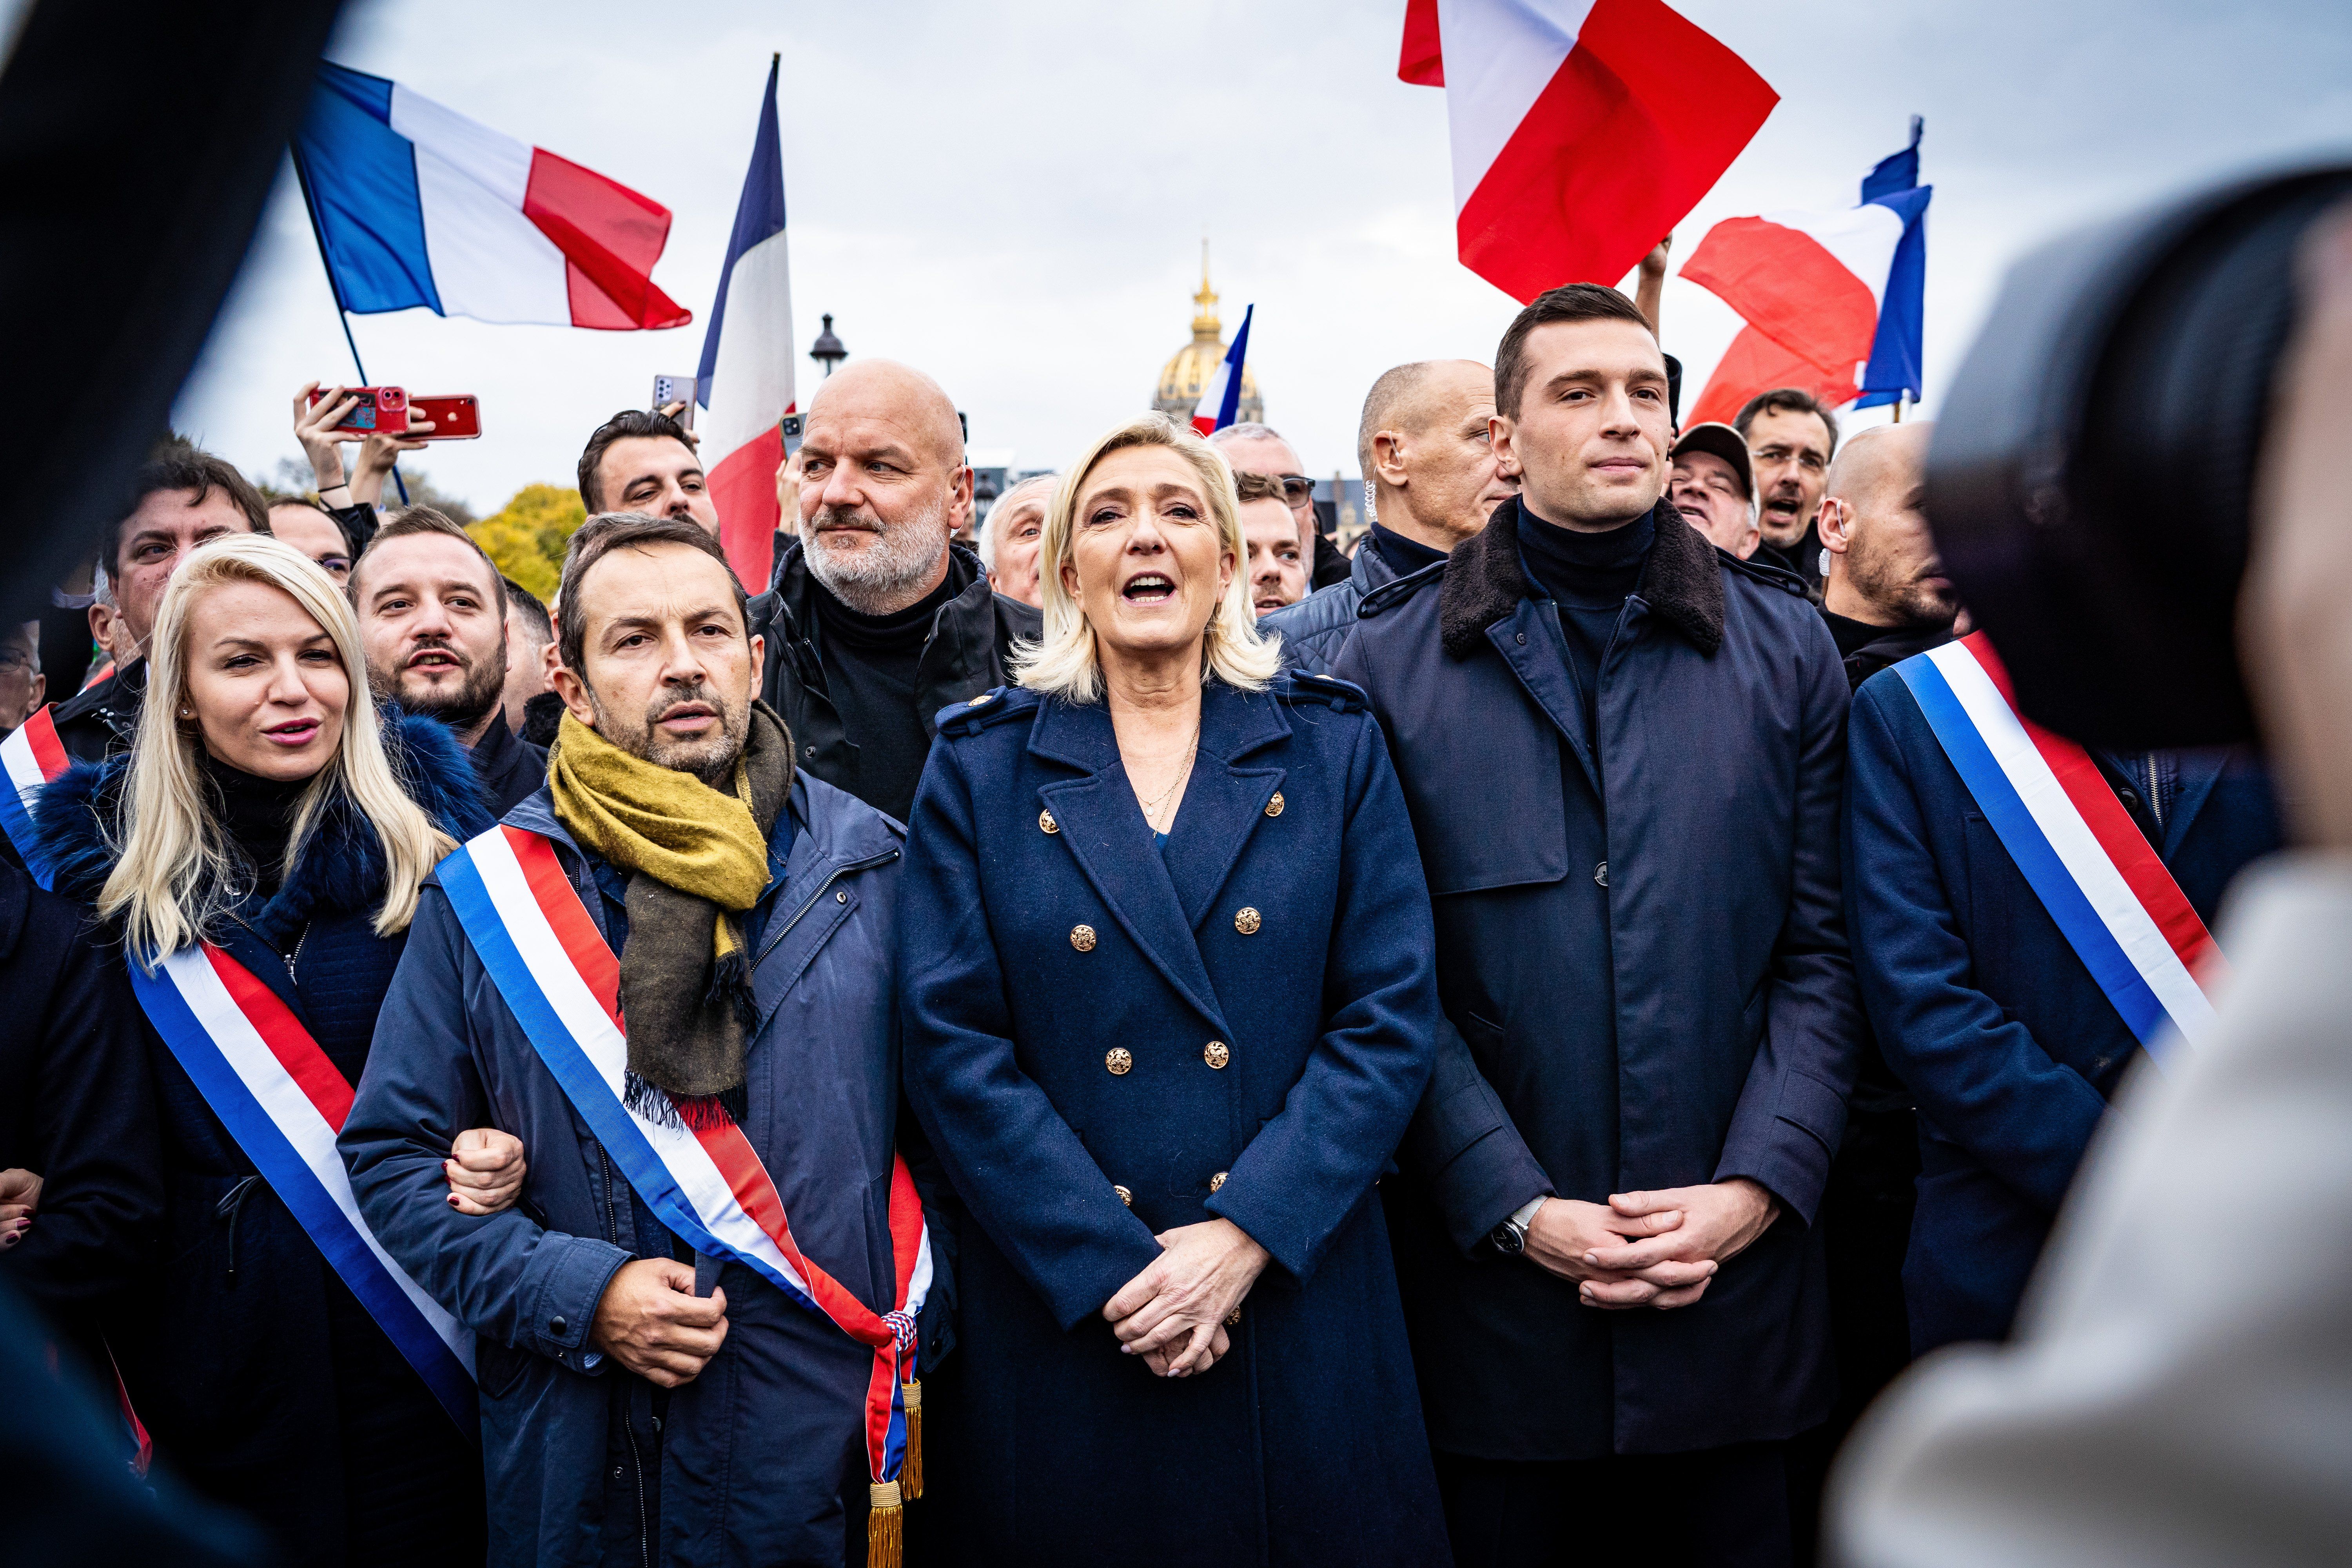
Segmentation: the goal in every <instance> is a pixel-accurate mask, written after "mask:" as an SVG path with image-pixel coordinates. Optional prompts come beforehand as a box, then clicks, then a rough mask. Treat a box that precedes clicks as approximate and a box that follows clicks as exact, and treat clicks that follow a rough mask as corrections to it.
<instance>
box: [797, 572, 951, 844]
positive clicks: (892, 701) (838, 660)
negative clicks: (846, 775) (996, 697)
mask: <svg viewBox="0 0 2352 1568" xmlns="http://www.w3.org/2000/svg"><path fill="white" fill-rule="evenodd" d="M956 576H957V574H956V573H955V571H954V570H953V567H952V563H950V571H949V573H948V574H947V576H946V577H945V578H943V579H941V581H940V585H939V586H938V587H936V588H934V589H932V590H931V591H930V593H929V594H927V595H924V597H923V598H922V599H921V601H920V602H919V603H917V604H913V605H908V607H907V608H905V609H903V610H899V611H898V612H896V613H895V614H892V615H887V616H868V615H865V614H862V613H861V612H859V611H856V610H853V609H851V608H850V607H849V606H848V605H845V604H843V603H842V602H841V601H840V600H839V599H836V598H835V597H834V596H833V594H832V593H831V592H830V591H829V590H827V589H826V588H825V587H824V584H817V592H816V595H815V597H816V619H817V628H816V629H817V646H818V649H819V658H821V659H822V660H823V662H824V694H825V696H826V697H827V698H829V699H830V700H832V702H833V706H834V710H835V711H836V712H838V713H839V714H840V715H841V727H842V730H843V731H844V732H845V733H846V734H847V735H848V737H849V743H850V744H851V745H853V746H856V748H857V784H858V787H857V788H856V789H855V790H853V791H852V792H851V793H852V794H854V795H856V796H857V797H858V798H859V799H861V800H863V801H865V802H866V803H867V804H868V805H872V806H874V807H875V808H876V809H877V810H879V811H883V812H887V813H888V814H889V815H890V816H895V817H897V818H898V820H899V821H901V822H904V821H906V820H907V815H908V813H909V812H910V811H912V810H913V809H914V807H915V785H916V784H917V783H918V782H919V781H920V780H921V778H922V776H923V763H924V760H925V759H926V758H928V757H929V755H930V753H931V736H930V731H929V730H928V729H927V728H925V727H924V723H923V721H924V719H925V717H926V715H925V714H923V713H922V712H920V711H919V710H918V709H917V705H916V690H917V682H916V679H915V671H916V667H917V666H918V665H919V664H920V663H921V662H922V658H923V645H924V644H925V643H927V642H929V640H930V637H931V627H932V626H933V624H934V623H935V622H936V621H937V620H938V619H939V615H940V610H941V609H943V608H945V607H946V605H947V603H948V601H949V600H950V599H952V598H954V597H955V596H956V595H957V594H958V593H960V592H961V591H962V589H963V588H964V587H965V586H967V585H968V584H960V583H958V582H957V581H956Z"/></svg>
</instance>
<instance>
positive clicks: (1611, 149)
mask: <svg viewBox="0 0 2352 1568" xmlns="http://www.w3.org/2000/svg"><path fill="white" fill-rule="evenodd" d="M1397 75H1398V76H1399V77H1401V78H1402V79H1404V80H1406V81H1408V82H1414V83H1418V84H1420V85H1422V86H1425V87H1443V88H1444V89H1445V114H1446V121H1447V123H1448V127H1449V131H1450V133H1451V137H1452V142H1453V152H1454V234H1455V238H1456V240H1457V242H1458V243H1459V245H1460V247H1461V257H1462V264H1463V265H1464V266H1465V267H1467V268H1470V270H1471V271H1473V272H1475V273H1476V274H1478V276H1479V277H1481V278H1484V279H1486V281H1488V282H1489V283H1492V284H1494V285H1495V286H1496V288H1498V289H1502V290H1503V291H1504V292H1505V293H1507V294H1508V295H1510V296H1511V297H1512V298H1513V299H1516V300H1520V301H1521V302H1523V303H1524V302H1526V301H1528V300H1533V299H1534V298H1535V297H1536V296H1537V295H1538V294H1540V293H1542V292H1543V291H1544V290H1545V289H1550V288H1554V287H1556V286H1558V285H1559V284H1562V283H1575V282H1602V283H1612V282H1614V281H1616V280H1617V279H1620V278H1622V277H1624V276H1625V274H1626V273H1627V272H1629V271H1631V270H1632V269H1633V266H1634V264H1635V263H1636V262H1638V261H1640V260H1641V259H1642V258H1643V256H1645V255H1647V254H1648V253H1649V251H1650V249H1651V247H1654V246H1655V245H1656V244H1657V243H1658V241H1659V240H1660V239H1661V238H1663V237H1664V236H1665V235H1666V234H1667V233H1668V232H1669V231H1671V230H1672V229H1673V228H1674V226H1675V224H1677V223H1679V222H1680V221H1681V220H1682V219H1683V218H1684V217H1685V216H1687V215H1688V213H1689V212H1690V210H1691V208H1693V207H1695V206H1696V205H1698V203H1699V199H1700V198H1701V197H1703V196H1705V195H1706V193H1707V191H1708V190H1709V189H1710V188H1712V187H1713V185H1714V184H1715V182H1716V181H1717V179H1718V178H1720V177H1721V176H1722V174H1723V172H1724V170H1726V169H1727V168H1729V167H1730V166H1731V161H1732V160H1733V159H1734V158H1737V157H1738V156H1739V153H1740V150H1741V149H1742V148H1744V147H1746V146H1747V145H1748V141H1749V139H1750V138H1752V137H1753V136H1754V135H1755V134H1756V132H1757V131H1758V130H1759V129H1760V128H1761V127H1762V126H1763V124H1764V120H1765V117H1766V116H1767V115H1769V114H1770V113H1771V112H1772V106H1773V105H1774V104H1776V103H1778V102H1779V101H1780V95H1779V94H1777V93H1775V92H1774V91H1773V90H1772V89H1771V88H1770V87H1769V85H1767V83H1766V82H1765V80H1764V79H1763V78H1761V77H1759V76H1758V75H1757V74H1756V73H1755V72H1754V71H1753V70H1750V69H1749V68H1748V64H1747V62H1746V61H1744V60H1742V59H1741V58H1739V57H1738V55H1735V54H1733V53H1732V52H1731V51H1730V50H1729V49H1727V48H1725V47H1723V46H1722V45H1721V44H1719V43H1717V42H1716V40H1715V39H1714V38H1713V37H1709V36H1708V35H1707V34H1706V33H1704V32H1702V31H1701V30H1699V29H1698V28H1697V27H1695V26H1692V25H1691V24H1690V23H1688V22H1686V21H1685V20H1684V19H1683V18H1682V17H1681V16H1677V15H1676V14H1675V12H1674V11H1672V10H1670V9H1668V8H1667V7H1666V5H1664V4H1663V0H1406V5H1405V18H1404V46H1403V49H1402V54H1401V55H1400V57H1399V59H1398V62H1397Z"/></svg>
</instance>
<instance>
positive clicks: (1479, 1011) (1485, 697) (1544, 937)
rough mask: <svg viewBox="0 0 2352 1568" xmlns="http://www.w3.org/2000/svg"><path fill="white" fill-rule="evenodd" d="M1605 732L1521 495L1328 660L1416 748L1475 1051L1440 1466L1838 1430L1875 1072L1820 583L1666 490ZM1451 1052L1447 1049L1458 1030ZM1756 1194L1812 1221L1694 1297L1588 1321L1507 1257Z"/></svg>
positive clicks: (1467, 1060)
mask: <svg viewBox="0 0 2352 1568" xmlns="http://www.w3.org/2000/svg"><path fill="white" fill-rule="evenodd" d="M1654 521H1655V528H1656V542H1655V543H1654V544H1653V545H1652V546H1651V548H1650V552H1649V554H1648V557H1647V559H1646V561H1645V563H1644V564H1643V572H1642V576H1641V580H1640V583H1639V585H1638V586H1637V587H1636V589H1635V591H1634V593H1633V595H1631V596H1630V597H1628V598H1627V599H1626V601H1625V605H1624V607H1623V609H1622V612H1621V614H1620V616H1619V619H1618V622H1617V625H1616V628H1615V632H1614V636H1613V637H1612V640H1611V642H1610V644H1609V646H1608V647H1607V649H1606V652H1605V654H1604V656H1603V658H1601V663H1600V668H1599V675H1598V681H1597V692H1596V701H1595V708H1596V715H1595V723H1594V728H1593V731H1592V732H1593V733H1594V734H1595V735H1597V737H1598V743H1597V745H1595V744H1593V743H1591V742H1588V740H1587V731H1586V730H1585V726H1584V722H1583V715H1582V711H1581V703H1580V698H1579V695H1578V686H1577V675H1576V670H1575V667H1574V666H1573V665H1572V664H1571V663H1570V658H1569V651H1568V647H1567V644H1566V642H1565V640H1564V638H1563V637H1562V635H1561V631H1560V627H1559V618H1558V616H1557V615H1556V613H1555V611H1554V608H1553V605H1552V604H1551V602H1550V601H1549V599H1547V598H1546V597H1544V595H1543V594H1542V592H1541V590H1540V589H1539V588H1538V586H1536V585H1535V584H1533V583H1532V582H1531V581H1530V579H1529V578H1528V574H1527V573H1526V570H1525V567H1524V563H1523V562H1522V561H1521V558H1520V554H1519V546H1518V530H1519V529H1520V528H1521V527H1548V526H1549V524H1546V523H1540V522H1535V523H1528V522H1523V521H1522V519H1521V514H1520V510H1519V506H1518V503H1517V501H1516V500H1510V501H1506V502H1504V503H1503V505H1502V506H1500V507H1498V508H1496V511H1495V515H1494V517H1493V519H1492V520H1491V521H1489V522H1488V523H1487V526H1486V530H1485V531H1483V532H1481V533H1479V534H1477V535H1476V536H1475V537H1474V538H1472V539H1470V540H1468V541H1466V542H1464V543H1463V544H1461V545H1460V546H1458V547H1456V549H1455V550H1454V553H1453V555H1452V556H1451V557H1450V558H1449V559H1448V560H1447V561H1446V563H1444V564H1443V565H1438V566H1432V567H1430V568H1428V569H1426V570H1424V571H1423V572H1420V573H1416V574H1413V575H1412V576H1409V577H1405V578H1402V579H1400V580H1399V581H1397V582H1394V583H1391V584H1389V585H1388V586H1387V587H1385V588H1382V589H1381V590H1379V591H1378V592H1376V593H1373V594H1371V595H1369V596H1368V597H1367V598H1366V599H1365V601H1364V604H1363V607H1362V611H1361V618H1360V620H1359V621H1358V623H1357V626H1356V630H1355V632H1354V634H1353V635H1352V636H1351V637H1349V640H1348V642H1347V644H1346V646H1345V647H1342V648H1341V649H1340V651H1339V656H1338V657H1337V658H1335V659H1334V660H1333V663H1332V669H1333V673H1334V674H1336V675H1338V676H1339V677H1340V678H1342V679H1348V680H1352V681H1355V682H1357V683H1358V684H1360V686H1362V687H1363V688H1364V689H1365V690H1366V691H1367V692H1369V693H1370V699H1371V703H1372V708H1373V711H1374V712H1375V713H1377V714H1378V715H1379V717H1380V720H1381V726H1382V728H1383V729H1385V730H1386V731H1387V732H1388V737H1389V743H1390V746H1391V749H1392V752H1393V753H1394V755H1395V758H1396V765H1397V771H1398V773H1399V775H1400V777H1401V778H1402V782H1403V786H1404V796H1405V801H1406V804H1407V805H1408V806H1409V807H1410V809H1411V811H1412V826H1413V831H1414V833H1415V835H1416V836H1417V837H1418V838H1419V840H1420V844H1421V850H1422V861H1423V866H1424V867H1425V868H1426V869H1427V871H1428V876H1429V890H1430V895H1431V898H1432V900H1433V902H1434V904H1435V908H1436V916H1437V968H1438V982H1439V984H1440V986H1441V987H1442V989H1443V991H1444V1005H1445V1011H1446V1013H1447V1015H1448V1016H1449V1017H1450V1018H1451V1020H1452V1021H1453V1023H1454V1025H1455V1026H1458V1027H1459V1029H1460V1032H1461V1035H1462V1037H1463V1038H1464V1039H1465V1040H1466V1043H1467V1047H1468V1048H1467V1051H1466V1052H1464V1051H1462V1050H1460V1049H1458V1048H1456V1049H1454V1050H1450V1051H1448V1052H1445V1053H1444V1054H1442V1055H1441V1058H1440V1060H1439V1062H1438V1065H1437V1068H1436V1077H1437V1081H1436V1083H1435V1085H1434V1086H1433V1089H1432V1090H1431V1093H1430V1096H1429V1100H1428V1103H1427V1104H1426V1106H1425V1107H1424V1108H1423V1113H1422V1116H1421V1119H1420V1120H1419V1121H1417V1122H1416V1124H1415V1126H1414V1128H1413V1131H1412V1141H1411V1142H1410V1143H1408V1145H1407V1150H1408V1158H1407V1161H1406V1165H1407V1175H1406V1179H1405V1180H1403V1181H1401V1182H1397V1183H1392V1184H1391V1185H1390V1189H1389V1191H1390V1192H1391V1203H1390V1208H1391V1215H1392V1217H1394V1218H1395V1219H1396V1222H1397V1225H1396V1238H1397V1252H1398V1257H1399V1260H1400V1264H1401V1266H1402V1269H1403V1280H1404V1285H1405V1304H1406V1307H1407V1310H1408V1311H1409V1313H1410V1314H1411V1321H1412V1333H1413V1353H1414V1356H1415V1358H1416V1360H1417V1362H1418V1363H1419V1364H1420V1368H1421V1373H1422V1392H1423V1399H1424V1400H1425V1402H1426V1404H1427V1406H1428V1409H1429V1413H1430V1435H1431V1440H1432V1442H1433V1444H1434V1445H1435V1446H1436V1447H1438V1448H1440V1449H1442V1450H1444V1451H1446V1452H1449V1453H1454V1454H1460V1455H1464V1456H1465V1457H1468V1458H1483V1459H1504V1460H1510V1459H1544V1460H1565V1459H1589V1458H1601V1457H1603V1456H1606V1455H1609V1454H1612V1453H1621V1454H1657V1453H1675V1452H1682V1451H1687V1450H1692V1449H1700V1448H1711V1447H1721V1446H1725V1445H1728V1444H1733V1443H1745V1442H1757V1441H1766V1440H1771V1439H1776V1438H1782V1437H1788V1436H1793V1435H1794V1434H1796V1433H1798V1432H1801V1431H1802V1430H1804V1429H1805V1428H1806V1427H1808V1426H1811V1425H1813V1424H1814V1423H1816V1422H1818V1421H1820V1420H1822V1418H1823V1417H1824V1416H1825V1415H1828V1413H1829V1405H1830V1400H1831V1396H1832V1373H1831V1370H1830V1365H1829V1358H1828V1336H1829V1322H1828V1309H1827V1300H1826V1295H1825V1286H1824V1279H1823V1268H1822V1250H1821V1237H1820V1235H1819V1233H1818V1232H1816V1231H1815V1230H1814V1229H1813V1228H1812V1226H1811V1221H1812V1218H1813V1211H1814V1207H1815V1205H1817V1204H1818V1203H1819V1201H1820V1198H1821V1193H1822V1184H1823V1183H1824V1182H1825V1181H1826V1179H1827V1176H1828V1172H1829V1163H1830V1153H1831V1151H1832V1150H1834V1149H1835V1148H1836V1147H1837V1145H1838V1140H1839V1135H1840V1133H1841V1132H1842V1131H1843V1127H1844V1121H1845V1097H1846V1094H1847V1092H1848V1091H1849V1089H1851V1088H1852V1085H1853V1072H1854V1067H1855V1061H1856V1049H1857V1044H1856V1034H1857V1028H1858V1018H1857V1014H1856V1008H1855V1005H1854V994H1853V970H1852V968H1851V966H1850V964H1849V963H1848V960H1847V956H1846V950H1845V935H1844V931H1843V920H1842V917H1841V911H1840V907H1839V899H1838V837H1837V824H1838V815H1837V814H1838V798H1839V791H1840V787H1841V781H1842V776H1843V763H1844V751H1845V711H1846V705H1847V701H1848V694H1847V689H1846V681H1845V674H1844V671H1843V669H1842V668H1840V667H1839V664H1838V656H1837V648H1836V647H1835V645H1834V644H1833V643H1832V641H1831V638H1830V635H1829V632H1828V629H1827V628H1826V627H1824V626H1822V622H1821V617H1820V616H1817V615H1815V614H1814V613H1813V610H1812V607H1811V605H1808V604H1807V603H1806V602H1805V599H1804V597H1803V596H1802V593H1801V589H1800V588H1799V586H1798V584H1797V583H1796V580H1795V579H1794V578H1791V577H1789V576H1788V575H1786V574H1782V573H1780V572H1777V571H1773V570H1771V569H1769V568H1764V567H1754V566H1750V565H1748V563H1743V562H1739V561H1736V560H1734V559H1733V558H1732V557H1730V556H1728V555H1726V554H1724V553H1723V552H1720V551H1718V550H1717V549H1715V548H1714V547H1713V546H1712V545H1710V544H1708V543H1707V542H1706V538H1705V537H1704V536H1703V535H1701V534H1700V533H1698V532H1697V531H1696V530H1694V529H1693V528H1691V527H1690V525H1689V524H1687V523H1685V521H1682V518H1681V516H1680V514H1678V513H1677V512H1676V511H1675V510H1674V508H1673V507H1672V506H1671V505H1670V504H1668V503H1666V502H1664V501H1661V502H1660V503H1659V504H1658V507H1657V509H1656V513H1655V518H1654ZM1448 1042H1449V1043H1451V1037H1450V1036H1449V1037H1448ZM1740 1176H1745V1177H1748V1178H1750V1179H1752V1180H1754V1181H1756V1182H1758V1183H1759V1184H1762V1185H1763V1186H1764V1187H1765V1188H1766V1189H1767V1190H1768V1191H1769V1192H1770V1193H1771V1194H1773V1195H1774V1196H1775V1197H1777V1198H1779V1199H1780V1205H1781V1213H1780V1217H1779V1219H1778V1220H1777V1221H1776V1222H1775V1223H1774V1224H1773V1225H1772V1226H1771V1227H1770V1228H1769V1229H1768V1230H1766V1231H1765V1232H1764V1234H1763V1235H1762V1236H1761V1237H1759V1238H1758V1239H1757V1241H1756V1242H1755V1243H1754V1245H1752V1246H1750V1247H1748V1249H1747V1250H1746V1251H1745V1252H1743V1253H1741V1254H1740V1255H1739V1256H1738V1257H1737V1258H1733V1259H1732V1260H1731V1261H1730V1262H1729V1263H1727V1265H1725V1267H1724V1268H1723V1269H1722V1270H1721V1272H1720V1273H1718V1274H1717V1276H1716V1277H1715V1279H1713V1281H1712V1282H1711V1283H1710V1284H1709V1286H1708V1288H1707V1290H1706V1294H1705V1295H1704V1296H1703V1297H1702V1298H1700V1300H1698V1301H1697V1302H1696V1303H1695V1304H1693V1305H1691V1306H1687V1307H1683V1308H1680V1309H1677V1310H1672V1311H1664V1312H1661V1311H1656V1310H1638V1311H1626V1312H1611V1311H1601V1310H1595V1309H1592V1308H1588V1307H1584V1306H1581V1305H1580V1304H1579V1303H1578V1300H1577V1289H1576V1287H1575V1286H1574V1285H1573V1284H1571V1283H1570V1282H1569V1281H1567V1280H1565V1279H1559V1278H1557V1277H1555V1276H1553V1275H1551V1274H1549V1273H1546V1272H1545V1271H1544V1270H1543V1269H1541V1268H1538V1267H1537V1266H1536V1265H1535V1264H1534V1263H1533V1262H1531V1261H1529V1260H1528V1259H1526V1258H1506V1257H1503V1256H1502V1255H1500V1254H1499V1253H1497V1252H1496V1250H1495V1249H1494V1248H1493V1247H1491V1246H1489V1245H1487V1243H1486V1236H1487V1233H1488V1232H1489V1230H1490V1229H1491V1228H1492V1227H1493V1226H1496V1224H1497V1223H1498V1222H1499V1221H1501V1220H1502V1219H1503V1218H1504V1217H1505V1216H1506V1215H1509V1214H1510V1213H1511V1212H1512V1211H1513V1210H1514V1209H1516V1208H1517V1207H1518V1206H1519V1205H1521V1204H1523V1203H1525V1202H1527V1201H1528V1199H1529V1198H1532V1197H1535V1196H1538V1195H1540V1194H1547V1193H1550V1194H1558V1195H1559V1196H1561V1197H1568V1198H1576V1199H1581V1200H1583V1201H1585V1202H1588V1203H1605V1202H1607V1201H1608V1197H1609V1194H1612V1193H1623V1192H1637V1191H1650V1190H1656V1189H1660V1188H1665V1187H1680V1186H1692V1185H1697V1184H1702V1183H1708V1182H1717V1181H1725V1180H1728V1179H1730V1178H1733V1177H1740Z"/></svg>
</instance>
